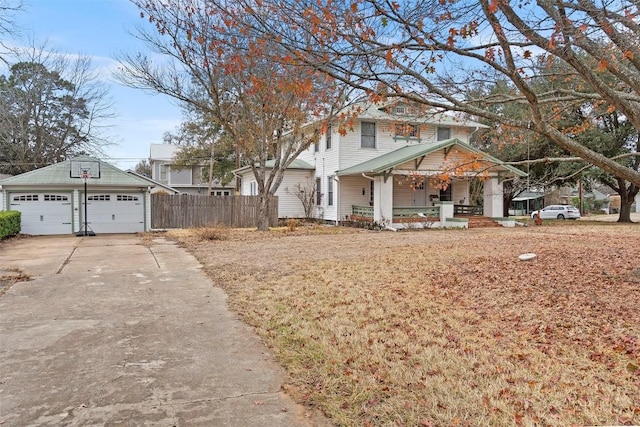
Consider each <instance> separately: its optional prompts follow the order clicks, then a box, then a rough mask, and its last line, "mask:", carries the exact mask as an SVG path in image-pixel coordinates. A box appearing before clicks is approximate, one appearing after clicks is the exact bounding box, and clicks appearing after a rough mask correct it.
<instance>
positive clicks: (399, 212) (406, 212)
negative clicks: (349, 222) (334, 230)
mask: <svg viewBox="0 0 640 427" xmlns="http://www.w3.org/2000/svg"><path fill="white" fill-rule="evenodd" d="M439 217H440V207H439V206H407V207H397V208H393V222H403V221H409V220H420V219H422V218H439ZM351 219H354V220H359V221H373V206H357V205H352V206H351Z"/></svg>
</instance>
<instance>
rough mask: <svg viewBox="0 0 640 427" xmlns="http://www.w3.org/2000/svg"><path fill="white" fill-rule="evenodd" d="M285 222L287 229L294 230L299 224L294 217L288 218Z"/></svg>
mask: <svg viewBox="0 0 640 427" xmlns="http://www.w3.org/2000/svg"><path fill="white" fill-rule="evenodd" d="M286 224H287V228H288V229H289V231H296V228H298V225H300V221H298V220H297V219H295V218H288V219H287V222H286Z"/></svg>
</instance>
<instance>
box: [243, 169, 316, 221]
mask: <svg viewBox="0 0 640 427" xmlns="http://www.w3.org/2000/svg"><path fill="white" fill-rule="evenodd" d="M240 176H241V177H242V180H241V185H240V194H241V195H242V196H250V195H251V183H255V182H256V179H255V177H254V176H253V173H252V172H251V170H250V169H249V170H245V171H244V172H243V173H241V174H240ZM313 180H314V177H313V171H310V170H298V169H289V170H287V171H286V172H285V174H284V178H283V179H282V183H281V184H280V187H279V188H278V190H277V191H276V196H278V217H279V218H304V207H303V206H302V202H301V201H300V199H299V198H298V196H297V195H296V192H297V191H299V188H300V187H299V186H298V185H300V186H301V187H302V188H308V189H311V188H313Z"/></svg>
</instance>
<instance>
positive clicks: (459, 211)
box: [453, 205, 484, 216]
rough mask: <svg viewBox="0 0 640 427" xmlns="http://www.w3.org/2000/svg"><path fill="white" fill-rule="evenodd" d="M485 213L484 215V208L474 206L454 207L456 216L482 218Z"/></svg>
mask: <svg viewBox="0 0 640 427" xmlns="http://www.w3.org/2000/svg"><path fill="white" fill-rule="evenodd" d="M483 213H484V209H483V207H482V206H472V205H454V206H453V214H454V215H470V216H476V215H477V216H482V214H483Z"/></svg>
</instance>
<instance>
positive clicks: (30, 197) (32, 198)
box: [13, 194, 38, 202]
mask: <svg viewBox="0 0 640 427" xmlns="http://www.w3.org/2000/svg"><path fill="white" fill-rule="evenodd" d="M13 201H14V202H37V201H38V195H37V194H23V195H22V196H13Z"/></svg>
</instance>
